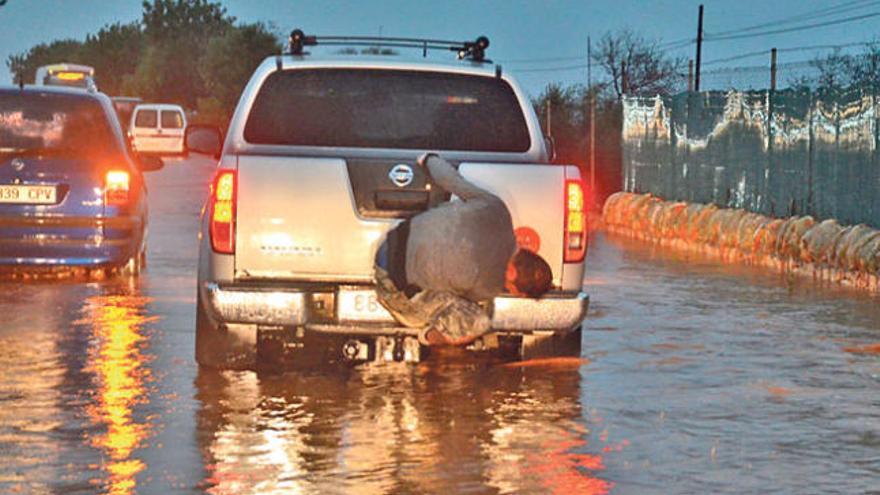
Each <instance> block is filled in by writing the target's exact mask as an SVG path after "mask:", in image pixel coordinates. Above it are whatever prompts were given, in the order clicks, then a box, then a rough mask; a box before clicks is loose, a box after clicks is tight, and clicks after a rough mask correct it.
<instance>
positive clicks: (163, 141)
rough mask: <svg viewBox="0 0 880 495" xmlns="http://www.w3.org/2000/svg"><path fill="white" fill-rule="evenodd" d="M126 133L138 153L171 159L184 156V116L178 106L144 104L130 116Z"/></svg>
mask: <svg viewBox="0 0 880 495" xmlns="http://www.w3.org/2000/svg"><path fill="white" fill-rule="evenodd" d="M128 129H129V133H130V134H131V137H132V144H133V145H134V148H135V149H136V150H137V151H138V152H140V153H155V154H159V155H171V154H180V153H183V131H184V129H186V115H185V114H184V112H183V108H181V107H180V106H179V105H169V104H164V103H143V104H140V105H138V106H136V107H135V109H134V112H132V114H131V125H130V126H129V128H128Z"/></svg>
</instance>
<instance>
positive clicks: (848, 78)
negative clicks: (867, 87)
mask: <svg viewBox="0 0 880 495" xmlns="http://www.w3.org/2000/svg"><path fill="white" fill-rule="evenodd" d="M810 66H812V67H813V68H814V69H816V70H817V71H818V72H819V75H818V76H817V77H816V78H815V80H814V82H815V85H816V86H817V87H818V88H819V90H820V91H831V90H838V89H841V88H845V87H847V86H849V85H850V84H852V70H851V69H852V66H853V59H852V57H851V56H849V55H844V54H842V53H840V48H837V49H835V50H834V51H833V52H831V53H830V54H828V55H826V56H824V57H818V56H817V57H815V58H814V59H813V60H810Z"/></svg>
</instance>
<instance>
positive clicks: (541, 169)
mask: <svg viewBox="0 0 880 495" xmlns="http://www.w3.org/2000/svg"><path fill="white" fill-rule="evenodd" d="M458 170H459V172H460V173H461V175H462V176H464V177H465V178H466V179H468V180H469V181H471V182H472V183H474V184H476V185H477V186H479V187H482V188H483V189H486V190H488V191H491V192H492V193H493V194H495V195H497V196H498V197H499V198H501V199H502V200H503V201H504V203H505V204H506V205H507V209H508V210H510V216H511V217H512V218H513V228H514V229H521V228H525V227H527V228H531V229H532V230H534V231H535V232H536V233H537V234H538V236H539V241H540V242H539V244H540V247H539V249H538V254H540V255H541V257H543V258H544V259H545V260H547V263H549V264H550V267H551V268H552V269H553V284H554V285H561V277H562V240H563V228H564V222H565V203H564V197H563V196H564V187H565V167H563V166H556V165H546V164H504V163H470V162H464V163H462V164H461V166H460V167H459V169H458Z"/></svg>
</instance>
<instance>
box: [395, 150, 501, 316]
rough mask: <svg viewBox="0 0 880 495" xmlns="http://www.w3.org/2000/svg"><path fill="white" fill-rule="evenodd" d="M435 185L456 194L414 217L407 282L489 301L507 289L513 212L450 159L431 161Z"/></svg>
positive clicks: (430, 165) (411, 226)
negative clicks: (465, 177)
mask: <svg viewBox="0 0 880 495" xmlns="http://www.w3.org/2000/svg"><path fill="white" fill-rule="evenodd" d="M426 165H427V167H428V172H429V173H430V174H431V177H432V178H433V179H434V183H435V184H436V185H438V186H440V187H442V188H443V189H444V190H446V191H448V192H450V193H452V194H454V195H455V196H457V197H458V198H459V199H460V201H455V200H454V201H450V202H448V203H444V204H442V205H440V206H437V207H436V208H432V209H430V210H428V211H425V212H423V213H420V214H418V215H416V216H415V217H413V218H412V219H411V220H410V224H411V225H410V232H409V239H408V241H407V249H406V277H407V280H408V282H410V283H412V284H415V285H418V286H419V287H421V288H422V289H424V290H433V291H448V292H452V293H454V294H456V295H459V296H462V297H465V298H467V299H470V300H472V301H487V300H490V299H492V298H493V297H495V296H496V295H498V294H499V293H501V291H502V290H503V289H504V276H505V271H506V269H507V261H508V259H510V256H511V255H512V254H513V252H514V251H515V250H516V238H515V237H514V234H513V223H512V221H511V218H510V212H509V211H508V210H507V206H505V204H504V202H503V201H501V199H500V198H498V196H495V195H494V194H492V193H490V192H488V191H485V190H483V189H480V188H479V187H477V186H475V185H473V184H471V183H470V182H468V181H467V180H465V179H464V177H462V176H461V174H459V173H458V170H456V169H455V168H454V167H453V166H452V165H450V164H449V162H447V161H446V160H443V159H442V158H439V157H437V156H435V155H430V156H429V157H428V159H427V164H426Z"/></svg>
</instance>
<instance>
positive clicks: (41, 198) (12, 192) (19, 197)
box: [0, 184, 57, 205]
mask: <svg viewBox="0 0 880 495" xmlns="http://www.w3.org/2000/svg"><path fill="white" fill-rule="evenodd" d="M56 202H57V201H56V190H55V186H19V185H15V186H13V185H6V184H0V203H22V204H37V205H51V204H55V203H56Z"/></svg>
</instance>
